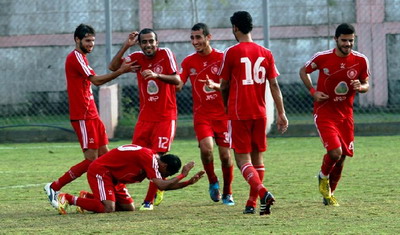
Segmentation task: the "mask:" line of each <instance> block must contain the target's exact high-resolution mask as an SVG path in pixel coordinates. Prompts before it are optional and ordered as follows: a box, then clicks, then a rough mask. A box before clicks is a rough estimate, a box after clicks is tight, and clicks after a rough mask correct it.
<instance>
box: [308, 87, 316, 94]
mask: <svg viewBox="0 0 400 235" xmlns="http://www.w3.org/2000/svg"><path fill="white" fill-rule="evenodd" d="M309 91H310V95H311V96H314V93H315V89H314V87H311V88H310V90H309Z"/></svg>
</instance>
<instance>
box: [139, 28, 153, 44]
mask: <svg viewBox="0 0 400 235" xmlns="http://www.w3.org/2000/svg"><path fill="white" fill-rule="evenodd" d="M148 33H154V36H155V37H156V38H155V39H156V41H158V39H157V33H156V32H155V31H154V30H153V29H149V28H144V29H142V30H140V32H139V35H138V41H139V43H140V42H141V40H140V36H141V35H142V34H148Z"/></svg>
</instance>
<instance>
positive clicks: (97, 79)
mask: <svg viewBox="0 0 400 235" xmlns="http://www.w3.org/2000/svg"><path fill="white" fill-rule="evenodd" d="M135 63H136V60H135V61H131V62H126V61H124V62H123V63H122V65H121V66H120V67H119V68H118V69H117V70H116V71H114V72H112V73H108V74H104V75H95V76H90V77H89V80H90V81H91V82H92V83H93V84H94V85H96V86H100V85H103V84H104V83H107V82H109V81H111V80H113V79H115V78H117V77H118V76H120V75H121V74H124V73H129V72H133V71H135V70H136V69H137V68H138V66H139V65H137V64H135ZM139 67H140V66H139Z"/></svg>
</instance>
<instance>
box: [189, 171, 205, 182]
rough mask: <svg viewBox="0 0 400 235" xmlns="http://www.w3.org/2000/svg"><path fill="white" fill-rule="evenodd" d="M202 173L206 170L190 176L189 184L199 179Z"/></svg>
mask: <svg viewBox="0 0 400 235" xmlns="http://www.w3.org/2000/svg"><path fill="white" fill-rule="evenodd" d="M204 173H206V172H205V171H203V170H202V171H199V172H197V173H196V174H195V175H194V176H192V178H190V179H189V184H194V183H196V182H197V181H199V180H200V179H201V178H202V177H203V175H204Z"/></svg>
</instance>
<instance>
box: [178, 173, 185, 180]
mask: <svg viewBox="0 0 400 235" xmlns="http://www.w3.org/2000/svg"><path fill="white" fill-rule="evenodd" d="M176 178H177V179H178V181H181V180H182V179H183V178H185V176H184V175H183V174H180V175H178V176H177V177H176Z"/></svg>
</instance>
